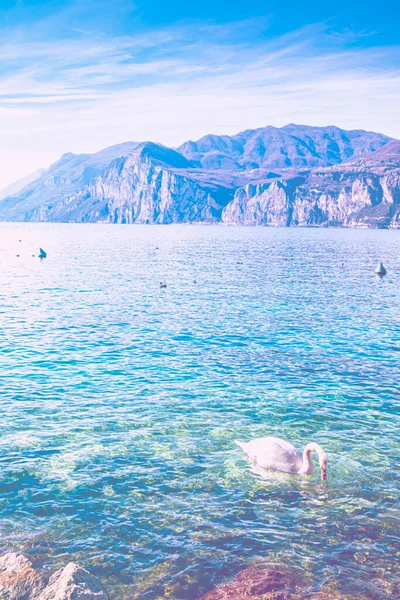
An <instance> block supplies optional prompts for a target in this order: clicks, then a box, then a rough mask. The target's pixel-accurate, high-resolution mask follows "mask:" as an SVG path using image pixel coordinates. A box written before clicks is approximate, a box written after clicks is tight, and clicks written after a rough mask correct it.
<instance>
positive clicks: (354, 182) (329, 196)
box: [222, 152, 400, 228]
mask: <svg viewBox="0 0 400 600" xmlns="http://www.w3.org/2000/svg"><path fill="white" fill-rule="evenodd" d="M393 162H395V163H396V164H392V165H389V164H386V163H385V164H383V165H382V164H380V161H379V160H369V161H368V162H366V161H364V160H360V161H357V162H355V163H349V164H346V165H341V166H336V167H330V168H326V169H323V168H317V169H313V170H307V171H300V172H298V173H297V174H296V175H295V176H293V174H292V173H288V174H286V175H285V176H283V177H281V178H279V179H275V180H273V181H271V182H261V183H257V184H249V185H246V186H244V187H243V188H240V189H238V190H237V191H236V193H235V197H234V199H233V201H232V202H230V203H229V204H228V205H227V206H226V207H225V209H224V210H223V213H222V220H223V222H224V223H226V224H231V225H233V224H235V225H236V224H242V225H271V226H281V227H289V226H323V227H329V226H342V227H379V228H387V227H391V228H398V227H400V152H399V154H398V160H397V161H393Z"/></svg>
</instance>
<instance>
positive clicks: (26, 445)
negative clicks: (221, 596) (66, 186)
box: [0, 224, 400, 600]
mask: <svg viewBox="0 0 400 600" xmlns="http://www.w3.org/2000/svg"><path fill="white" fill-rule="evenodd" d="M19 240H21V242H19ZM39 246H43V247H44V248H45V250H47V252H48V258H47V259H46V260H43V261H41V262H40V261H39V259H38V258H36V257H32V256H31V255H32V254H33V253H34V254H37V253H38V248H39ZM17 254H19V255H20V256H19V257H17V256H16V255H17ZM380 259H382V260H383V261H384V264H385V266H386V267H387V269H388V275H387V277H385V278H384V279H382V280H380V279H378V278H376V277H375V275H374V269H375V267H376V264H377V262H378V261H379V260H380ZM0 272H1V280H0V374H1V386H2V387H1V395H0V410H1V425H2V426H1V430H0V469H1V470H0V551H5V550H11V549H12V550H20V551H23V552H26V553H28V554H29V555H30V556H31V557H32V558H33V559H34V560H35V561H36V562H37V563H38V564H39V565H43V566H44V567H45V568H48V569H54V568H56V567H59V566H62V565H65V564H66V562H68V560H71V559H73V560H76V561H78V562H79V563H81V564H82V565H83V566H86V567H87V568H89V569H90V570H92V572H94V573H95V574H97V575H99V576H100V577H101V578H102V580H103V581H104V582H105V584H106V585H107V588H108V590H109V591H110V593H111V594H112V598H113V599H115V600H122V599H129V600H133V599H148V600H154V599H156V598H183V599H195V598H197V597H198V596H200V595H201V594H202V593H203V592H204V591H205V590H206V589H208V588H210V587H211V586H212V585H213V583H218V582H220V581H221V579H224V578H226V577H228V576H230V575H233V574H234V573H236V572H237V571H238V570H239V569H240V568H243V567H244V566H246V565H247V564H249V563H251V562H252V561H253V560H259V559H262V560H266V561H273V562H276V563H279V564H282V563H283V564H286V565H289V566H291V567H293V568H294V569H296V568H299V569H304V570H305V571H306V573H307V574H308V576H309V583H310V588H309V589H310V590H318V589H320V588H321V587H324V586H325V587H326V586H328V587H332V588H333V587H335V588H337V589H342V590H345V591H346V592H349V593H354V594H358V595H359V594H365V595H366V596H367V597H368V598H373V599H376V600H380V599H384V598H394V597H396V594H397V592H396V578H398V576H399V573H398V571H397V569H398V563H399V557H400V543H399V524H400V508H399V470H398V464H399V458H400V456H399V454H400V453H399V422H400V397H399V374H400V231H366V230H358V231H350V230H312V229H301V230H296V229H273V228H271V229H264V228H227V227H200V226H165V227H164V226H156V227H151V226H143V227H142V226H118V225H112V226H108V225H73V224H64V225H49V224H12V225H11V224H1V225H0ZM161 280H165V281H167V283H168V287H167V289H165V290H160V288H159V282H160V281H161ZM194 280H196V282H197V283H194ZM268 434H272V435H278V436H281V437H284V438H287V439H289V440H290V441H292V442H293V443H294V444H296V445H298V446H299V447H300V448H302V447H303V446H304V445H305V444H306V443H307V442H308V441H310V440H317V441H318V442H319V443H320V444H321V445H322V446H323V447H324V448H325V450H326V452H327V454H328V456H329V459H330V464H329V469H328V480H327V482H326V484H325V483H321V481H320V480H319V477H318V474H316V475H315V476H311V477H307V478H301V477H296V476H289V475H285V474H269V475H268V474H266V475H265V476H264V477H261V476H259V475H257V474H254V473H252V471H251V468H250V466H249V464H248V463H247V462H246V460H245V458H244V456H243V455H242V453H241V451H240V449H239V448H237V447H236V446H235V444H234V440H235V439H243V440H248V439H250V438H253V437H255V436H259V435H268ZM397 581H398V579H397Z"/></svg>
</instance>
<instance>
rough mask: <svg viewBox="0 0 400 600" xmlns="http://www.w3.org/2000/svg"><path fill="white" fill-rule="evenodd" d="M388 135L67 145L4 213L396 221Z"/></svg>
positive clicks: (293, 131)
mask: <svg viewBox="0 0 400 600" xmlns="http://www.w3.org/2000/svg"><path fill="white" fill-rule="evenodd" d="M271 130H273V131H271ZM276 138H278V142H279V143H278V145H277V142H276ZM388 140H389V138H386V137H385V136H382V135H380V134H373V133H369V132H360V131H353V132H345V131H343V130H340V129H338V128H307V127H303V126H294V125H290V126H286V127H284V128H282V129H281V130H276V129H275V128H264V129H262V130H255V131H253V132H244V133H242V134H238V135H237V136H233V137H229V136H206V138H203V139H202V140H199V141H198V142H188V143H187V144H184V146H182V147H181V148H180V149H179V150H173V149H170V148H166V147H165V146H161V145H160V144H154V143H150V142H145V143H143V144H139V145H138V144H135V143H128V144H122V145H120V146H116V147H112V148H109V149H106V150H104V151H102V152H101V153H97V154H95V155H74V154H67V155H64V156H63V157H62V158H61V159H60V161H58V162H57V163H55V164H54V165H52V166H51V167H50V168H49V169H48V170H47V171H46V172H45V173H43V174H42V175H41V176H40V177H39V178H38V179H37V180H36V181H35V182H33V183H31V184H30V185H29V186H27V187H26V188H24V190H22V191H21V192H20V193H19V194H18V195H17V196H9V197H7V198H5V199H3V200H2V201H1V202H0V219H1V220H9V221H66V222H71V221H72V222H110V223H204V222H206V223H218V222H222V223H225V224H230V225H236V224H240V225H269V226H282V227H289V226H310V225H311V226H324V227H326V226H344V227H396V228H397V227H400V142H398V141H396V140H389V141H388ZM349 157H350V160H349ZM356 157H357V158H356Z"/></svg>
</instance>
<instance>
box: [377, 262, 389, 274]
mask: <svg viewBox="0 0 400 600" xmlns="http://www.w3.org/2000/svg"><path fill="white" fill-rule="evenodd" d="M375 273H376V274H377V275H381V276H383V275H386V273H387V271H386V269H385V267H384V266H383V264H382V263H381V262H380V263H379V265H378V266H377V267H376V269H375Z"/></svg>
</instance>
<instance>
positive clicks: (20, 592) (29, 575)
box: [0, 552, 109, 600]
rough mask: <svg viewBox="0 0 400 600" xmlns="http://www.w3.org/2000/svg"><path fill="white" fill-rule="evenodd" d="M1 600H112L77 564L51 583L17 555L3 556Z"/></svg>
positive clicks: (57, 573) (71, 565) (69, 566)
mask: <svg viewBox="0 0 400 600" xmlns="http://www.w3.org/2000/svg"><path fill="white" fill-rule="evenodd" d="M0 600H109V598H108V594H107V592H106V591H105V590H104V588H103V587H102V585H101V583H100V581H99V580H98V579H97V578H96V577H94V576H93V575H91V574H90V573H89V572H88V571H86V570H85V569H82V567H80V566H79V565H77V564H76V563H72V562H71V563H69V564H68V565H67V566H66V567H65V568H64V569H60V570H59V571H56V572H55V573H54V574H53V575H52V576H51V577H50V580H49V581H48V583H47V585H46V582H45V580H44V578H43V577H42V576H41V575H40V573H38V572H37V571H36V570H35V569H34V568H33V567H32V563H31V561H30V560H29V559H28V558H26V557H25V556H23V554H17V553H15V552H9V553H8V554H4V555H3V556H0Z"/></svg>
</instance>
